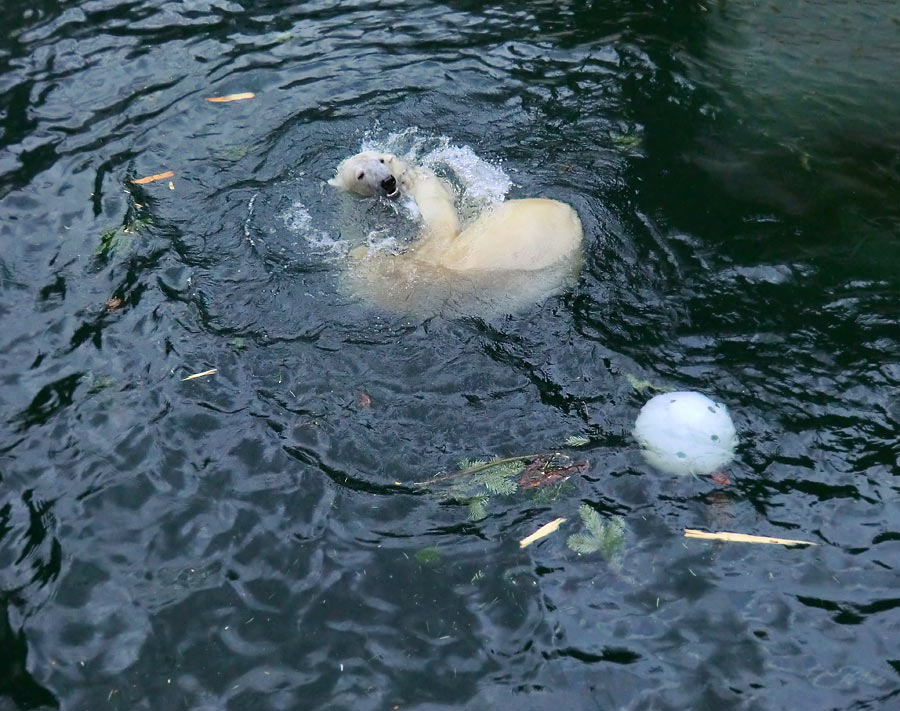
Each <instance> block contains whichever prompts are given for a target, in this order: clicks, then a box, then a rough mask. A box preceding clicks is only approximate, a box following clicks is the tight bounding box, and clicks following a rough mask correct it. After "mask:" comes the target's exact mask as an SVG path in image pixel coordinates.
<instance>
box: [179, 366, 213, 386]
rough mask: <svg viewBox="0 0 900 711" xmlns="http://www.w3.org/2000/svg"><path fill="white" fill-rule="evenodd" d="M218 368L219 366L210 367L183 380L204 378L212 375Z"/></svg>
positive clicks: (182, 380)
mask: <svg viewBox="0 0 900 711" xmlns="http://www.w3.org/2000/svg"><path fill="white" fill-rule="evenodd" d="M216 370H218V369H217V368H210V369H209V370H204V371H203V372H202V373H194V374H193V375H189V376H187V377H186V378H182V379H181V382H182V383H183V382H184V381H185V380H194V379H196V378H204V377H206V376H207V375H212V374H213V373H215V372H216Z"/></svg>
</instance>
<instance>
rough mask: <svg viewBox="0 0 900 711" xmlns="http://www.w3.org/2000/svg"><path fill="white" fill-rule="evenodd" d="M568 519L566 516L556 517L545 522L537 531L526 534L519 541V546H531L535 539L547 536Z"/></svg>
mask: <svg viewBox="0 0 900 711" xmlns="http://www.w3.org/2000/svg"><path fill="white" fill-rule="evenodd" d="M565 520H566V519H564V518H555V519H553V520H552V521H551V522H550V523H545V524H544V525H543V526H541V527H540V528H539V529H538V530H537V531H535V532H534V533H532V534H531V535H530V536H525V538H523V539H522V540H521V541H519V548H525V547H527V546H530V545H531V544H532V543H534V542H535V541H539V540H540V539H541V538H545V537H546V536H549V535H550V534H551V533H553V532H554V531H555V530H556V529H558V528H559V526H560V524H561V523H563V522H564V521H565Z"/></svg>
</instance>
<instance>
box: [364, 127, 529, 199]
mask: <svg viewBox="0 0 900 711" xmlns="http://www.w3.org/2000/svg"><path fill="white" fill-rule="evenodd" d="M361 150H364V151H380V152H385V153H395V154H396V155H399V156H400V157H402V158H403V159H405V160H406V161H408V162H410V163H415V164H417V165H422V166H425V167H426V168H430V169H432V170H434V171H435V172H437V173H439V174H443V173H446V172H447V171H449V172H450V173H452V176H453V177H454V178H455V179H456V181H457V182H458V187H459V189H460V195H459V199H460V203H461V204H460V206H459V208H460V213H461V214H464V215H465V214H467V213H477V212H479V211H481V210H484V209H485V208H487V207H490V206H491V205H496V204H498V203H501V202H503V201H504V200H505V199H506V195H507V193H508V192H509V189H510V188H511V187H512V180H511V179H510V177H509V175H507V174H506V172H505V171H504V170H503V168H502V167H501V166H500V165H499V164H494V163H491V162H490V161H487V160H485V159H484V158H481V157H479V156H478V154H477V153H475V151H474V150H473V149H472V148H471V147H470V146H466V145H462V146H459V145H456V144H454V143H451V141H450V139H449V138H448V137H447V136H425V135H422V134H421V132H420V131H419V129H418V128H417V127H415V126H411V127H409V128H405V129H403V130H402V131H397V132H394V133H389V134H387V135H386V136H379V135H376V133H367V134H366V136H365V137H364V138H363V141H362V145H361Z"/></svg>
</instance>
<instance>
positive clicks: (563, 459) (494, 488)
mask: <svg viewBox="0 0 900 711" xmlns="http://www.w3.org/2000/svg"><path fill="white" fill-rule="evenodd" d="M459 467H460V468H459V469H458V470H457V471H455V472H452V473H450V474H442V475H439V476H436V477H434V478H432V479H429V480H428V481H418V482H415V483H414V484H413V486H419V487H443V490H442V491H441V494H442V496H443V497H444V498H446V499H449V500H453V501H458V502H460V503H464V504H466V506H468V509H469V519H470V520H472V521H480V520H481V519H483V518H485V517H486V516H487V506H488V503H489V501H490V499H491V497H492V496H509V495H511V494H514V493H516V492H518V491H519V490H520V489H521V490H528V489H535V490H537V491H540V490H542V489H545V488H548V487H546V486H545V485H551V484H561V483H562V482H564V481H566V480H567V479H569V478H570V477H572V476H573V475H575V474H580V473H581V472H584V471H586V470H587V468H588V462H587V461H578V462H573V460H572V458H571V457H568V456H566V455H564V454H562V453H560V452H549V453H542V454H527V455H523V456H520V457H505V458H502V459H500V458H498V459H492V460H474V461H473V460H463V461H461V462H460V463H459ZM551 488H552V487H551Z"/></svg>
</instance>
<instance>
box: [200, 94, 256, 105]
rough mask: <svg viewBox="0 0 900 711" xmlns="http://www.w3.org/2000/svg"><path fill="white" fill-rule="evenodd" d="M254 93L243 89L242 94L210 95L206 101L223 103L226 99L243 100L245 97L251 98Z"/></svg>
mask: <svg viewBox="0 0 900 711" xmlns="http://www.w3.org/2000/svg"><path fill="white" fill-rule="evenodd" d="M254 96H256V94H254V93H253V92H252V91H245V92H243V93H242V94H228V95H227V96H211V97H209V98H208V99H207V101H208V102H209V103H211V104H224V103H225V102H228V101H244V100H245V99H252V98H253V97H254Z"/></svg>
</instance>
